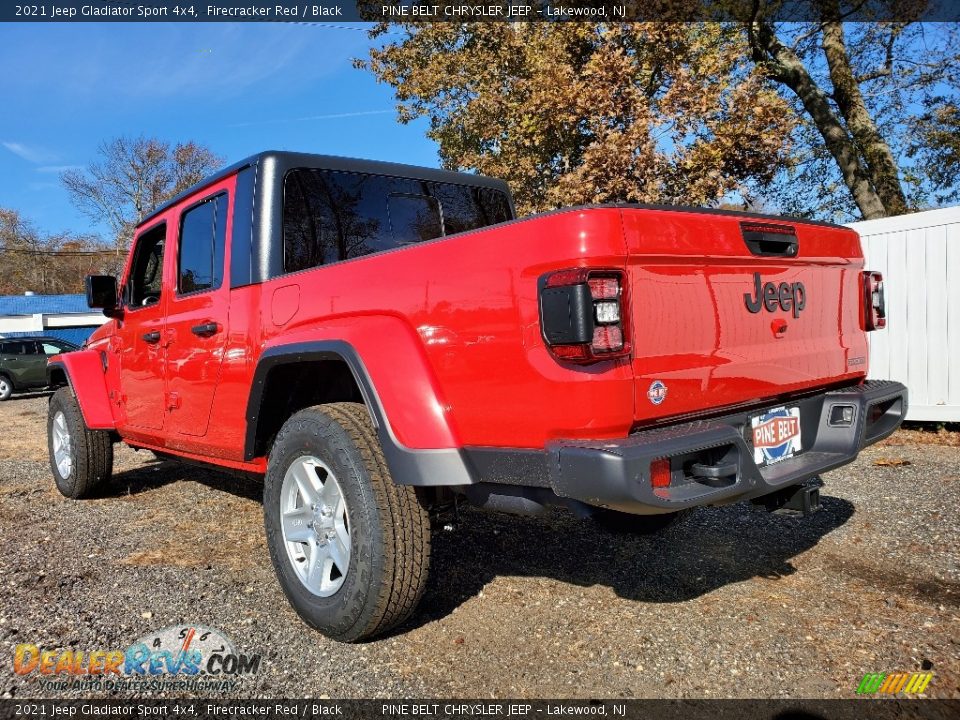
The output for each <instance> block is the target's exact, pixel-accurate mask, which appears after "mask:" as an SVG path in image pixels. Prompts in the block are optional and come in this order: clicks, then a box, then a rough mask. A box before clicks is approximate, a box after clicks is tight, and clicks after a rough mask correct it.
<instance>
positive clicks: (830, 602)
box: [0, 395, 960, 698]
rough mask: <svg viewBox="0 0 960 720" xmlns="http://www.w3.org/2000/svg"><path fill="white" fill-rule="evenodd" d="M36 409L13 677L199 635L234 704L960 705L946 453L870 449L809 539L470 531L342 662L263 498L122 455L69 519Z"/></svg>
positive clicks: (563, 517)
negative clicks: (144, 643)
mask: <svg viewBox="0 0 960 720" xmlns="http://www.w3.org/2000/svg"><path fill="white" fill-rule="evenodd" d="M46 403H47V398H46V397H45V396H43V395H37V396H33V397H25V398H19V399H14V400H12V401H9V402H5V403H0V532H2V537H0V541H2V543H3V548H4V552H3V553H2V554H0V646H2V647H0V652H2V653H3V654H4V655H5V656H6V657H7V658H12V656H13V648H14V646H15V645H16V644H18V643H25V642H29V643H34V644H37V645H40V646H42V647H44V648H49V649H59V648H64V649H75V650H92V649H98V648H104V649H110V648H124V647H127V646H128V645H129V644H130V643H131V642H132V641H133V640H134V639H136V638H137V637H140V636H141V635H143V634H145V633H147V632H149V631H151V630H157V629H159V628H162V627H164V626H167V625H172V624H175V623H199V624H202V625H206V626H211V627H215V628H219V629H221V630H222V631H223V632H224V633H226V634H227V635H228V636H230V637H232V638H233V639H234V641H235V642H236V644H237V646H238V649H240V650H242V651H245V652H247V653H262V654H263V656H264V663H263V665H262V667H261V670H260V672H259V673H258V674H256V675H255V676H252V677H248V678H246V679H245V680H244V681H243V682H242V684H241V685H240V687H239V689H238V690H235V691H234V692H232V693H231V695H232V696H237V697H243V696H271V697H284V696H290V697H303V696H312V697H323V696H329V697H333V698H338V697H402V696H407V697H475V698H484V697H531V698H533V697H569V698H574V697H613V698H655V697H671V698H679V697H683V698H687V697H703V698H708V697H774V698H819V697H824V698H834V697H836V698H846V697H852V696H853V694H854V690H855V689H856V686H857V685H858V683H859V681H860V678H861V677H862V676H863V674H864V673H865V672H878V671H895V670H900V671H907V670H910V671H914V670H919V669H920V668H930V669H932V671H933V672H934V673H935V676H934V678H933V681H932V683H931V685H930V687H929V688H928V691H927V693H926V696H927V697H951V698H956V697H960V617H958V605H960V602H958V601H960V565H958V557H960V513H958V509H957V494H958V490H960V447H957V446H956V443H954V444H953V445H951V444H950V442H949V440H950V439H951V436H949V435H948V436H947V442H933V443H931V442H929V441H928V439H926V438H924V437H923V436H922V433H921V434H920V436H918V434H917V433H916V432H903V433H900V434H898V435H895V436H894V437H893V438H891V440H889V441H887V443H885V444H884V445H882V446H878V447H875V448H871V449H869V450H867V451H865V452H864V453H863V454H862V455H861V456H860V458H859V460H858V461H857V462H856V463H854V464H853V465H850V466H848V467H846V468H842V469H840V470H837V471H834V472H831V473H829V474H828V475H826V476H825V477H824V480H825V481H826V487H825V488H824V490H823V508H824V509H823V510H822V511H821V512H820V513H818V514H817V515H815V516H814V517H812V518H808V519H799V518H789V517H782V516H776V515H768V514H766V513H757V512H751V511H750V510H749V509H748V508H747V507H745V506H743V505H736V506H730V507H726V508H705V509H700V510H698V511H696V512H695V513H694V514H693V516H692V517H691V518H690V519H689V521H688V522H686V523H684V524H683V525H681V526H678V527H676V528H674V529H672V530H671V531H669V532H668V533H667V534H666V535H664V536H662V537H659V538H653V539H651V538H635V537H621V536H612V535H608V534H605V533H603V532H601V531H599V530H598V529H596V528H595V527H594V526H593V525H592V524H590V523H588V522H581V521H578V520H576V519H574V518H573V517H572V516H570V515H568V514H565V513H562V512H559V511H558V512H556V513H553V514H550V515H548V516H546V517H543V518H513V517H508V516H498V515H492V514H483V513H479V512H474V511H467V512H465V513H464V514H463V516H462V518H461V523H460V524H459V525H458V526H457V527H456V528H455V529H452V530H441V529H438V530H437V531H436V532H435V535H434V553H433V558H432V567H431V581H430V584H429V587H428V589H427V593H426V596H425V598H424V600H423V602H422V604H421V606H420V609H419V611H418V612H417V614H416V615H415V616H414V617H413V618H412V619H411V620H410V621H409V622H408V623H407V624H406V625H405V626H403V627H402V628H400V629H399V630H398V631H396V632H395V633H394V634H393V635H392V636H390V637H388V638H386V639H382V640H379V641H376V642H371V643H367V644H364V645H354V646H347V645H341V644H338V643H335V642H332V641H329V640H327V639H325V638H324V637H322V636H320V635H318V634H317V633H315V632H313V631H311V630H310V629H308V628H307V627H306V626H304V625H303V624H302V623H301V622H300V620H299V619H298V618H297V616H296V615H295V614H294V612H293V610H292V609H291V608H290V607H289V605H288V604H287V603H286V601H285V599H284V597H283V594H282V593H281V591H280V588H279V586H278V585H277V583H276V582H275V580H274V577H273V572H272V569H271V568H270V562H269V558H268V556H267V550H266V547H265V543H264V536H263V528H262V522H261V505H260V500H259V497H260V492H261V488H260V487H259V486H258V484H257V483H252V482H244V481H240V480H236V479H234V478H231V477H227V476H221V475H219V474H216V473H213V472H208V471H205V470H199V469H197V468H193V467H189V466H185V465H180V464H177V463H173V462H159V461H157V460H156V459H155V458H153V456H152V455H151V454H150V453H136V452H133V451H131V450H129V449H127V448H123V449H118V454H117V463H116V470H115V477H114V480H113V481H112V483H111V485H110V486H109V487H108V488H107V489H106V490H105V492H104V494H103V496H102V497H100V498H98V499H95V500H87V501H82V502H76V501H69V500H66V499H64V498H62V497H61V496H60V495H59V494H58V493H57V491H56V489H55V487H54V485H53V481H52V479H51V477H50V470H49V467H48V465H47V460H46V445H45V437H44V432H45V429H44V422H45V413H46ZM928 435H929V434H928ZM941 436H943V433H941ZM36 683H37V681H36V678H35V677H30V678H24V677H20V676H16V675H14V673H13V670H12V662H11V661H10V660H5V661H2V662H0V691H2V692H0V694H3V695H4V696H5V697H10V696H14V697H42V696H43V694H44V693H42V692H41V691H40V690H39V686H38V685H37V684H36ZM57 697H66V695H65V694H60V695H57Z"/></svg>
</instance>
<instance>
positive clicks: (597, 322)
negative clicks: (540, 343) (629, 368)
mask: <svg viewBox="0 0 960 720" xmlns="http://www.w3.org/2000/svg"><path fill="white" fill-rule="evenodd" d="M624 285H625V281H624V274H623V271H622V270H612V269H606V268H603V269H599V268H573V269H570V270H558V271H557V272H553V273H550V274H549V275H545V276H543V277H542V278H541V279H540V322H541V327H542V329H543V337H544V340H546V343H547V347H548V348H550V351H551V352H552V353H553V354H554V355H555V356H556V357H558V358H560V359H561V360H570V361H573V362H581V363H590V362H597V361H599V360H609V359H612V358H618V357H624V356H625V355H628V354H629V353H630V345H629V342H628V338H627V336H626V331H625V327H624V317H625V314H626V313H625V301H624Z"/></svg>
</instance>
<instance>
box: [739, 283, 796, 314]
mask: <svg viewBox="0 0 960 720" xmlns="http://www.w3.org/2000/svg"><path fill="white" fill-rule="evenodd" d="M752 295H753V297H751V293H744V294H743V302H744V303H746V306H747V310H749V311H750V312H752V313H758V312H760V310H761V309H762V308H766V309H767V312H775V311H776V310H777V308H779V309H780V310H783V311H784V312H790V311H793V316H794V317H795V318H798V317H800V311H801V310H803V308H805V307H806V305H807V289H806V288H805V287H804V286H803V283H802V282H795V283H785V282H782V283H780V284H779V285H777V284H776V283H772V282H767V283H762V284H761V280H760V273H754V274H753V293H752Z"/></svg>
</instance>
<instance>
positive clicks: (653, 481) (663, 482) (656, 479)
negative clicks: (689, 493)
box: [650, 458, 670, 488]
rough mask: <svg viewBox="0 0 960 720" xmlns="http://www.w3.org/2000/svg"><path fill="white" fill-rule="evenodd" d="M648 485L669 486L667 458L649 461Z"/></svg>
mask: <svg viewBox="0 0 960 720" xmlns="http://www.w3.org/2000/svg"><path fill="white" fill-rule="evenodd" d="M650 485H651V486H652V487H655V488H665V487H670V459H669V458H660V459H659V460H654V461H653V462H652V463H650Z"/></svg>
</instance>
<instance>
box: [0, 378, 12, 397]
mask: <svg viewBox="0 0 960 720" xmlns="http://www.w3.org/2000/svg"><path fill="white" fill-rule="evenodd" d="M11 395H13V383H12V382H10V378H8V377H7V376H6V375H0V402H2V401H4V400H9V399H10V396H11Z"/></svg>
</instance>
